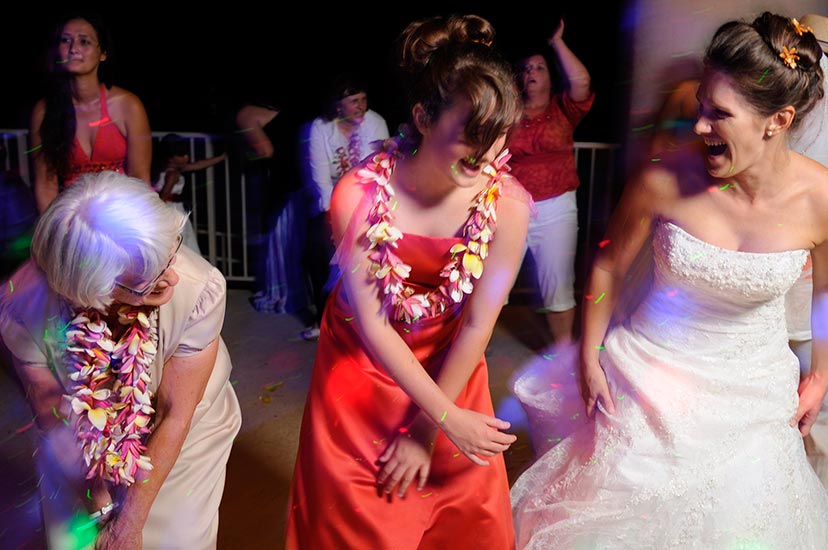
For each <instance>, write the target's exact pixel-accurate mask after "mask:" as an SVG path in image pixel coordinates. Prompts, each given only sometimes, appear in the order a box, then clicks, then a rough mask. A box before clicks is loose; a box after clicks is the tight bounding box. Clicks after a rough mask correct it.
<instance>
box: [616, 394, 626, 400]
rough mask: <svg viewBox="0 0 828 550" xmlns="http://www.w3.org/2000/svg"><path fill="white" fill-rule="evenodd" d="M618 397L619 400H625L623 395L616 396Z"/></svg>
mask: <svg viewBox="0 0 828 550" xmlns="http://www.w3.org/2000/svg"><path fill="white" fill-rule="evenodd" d="M616 399H618V400H619V401H623V400H624V396H623V395H619V396H618V397H616Z"/></svg>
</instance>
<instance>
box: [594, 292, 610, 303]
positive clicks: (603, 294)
mask: <svg viewBox="0 0 828 550" xmlns="http://www.w3.org/2000/svg"><path fill="white" fill-rule="evenodd" d="M606 295H607V293H606V292H602V293H601V295H600V296H598V298H596V299H595V303H596V304H597V303H599V302H600V301H601V300H603V299H604V296H606Z"/></svg>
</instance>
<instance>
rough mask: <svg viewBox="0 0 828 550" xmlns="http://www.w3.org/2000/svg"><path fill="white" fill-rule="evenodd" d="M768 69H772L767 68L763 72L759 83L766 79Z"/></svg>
mask: <svg viewBox="0 0 828 550" xmlns="http://www.w3.org/2000/svg"><path fill="white" fill-rule="evenodd" d="M768 71H770V68H767V69H765V72H763V73H762V76H760V77H759V83H761V82H762V81H763V80H765V76H766V75H767V74H768Z"/></svg>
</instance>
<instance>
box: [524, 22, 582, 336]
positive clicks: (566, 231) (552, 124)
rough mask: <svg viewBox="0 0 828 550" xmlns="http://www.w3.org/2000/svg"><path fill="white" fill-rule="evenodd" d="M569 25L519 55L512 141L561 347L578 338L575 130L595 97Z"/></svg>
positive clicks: (544, 296) (540, 277)
mask: <svg viewBox="0 0 828 550" xmlns="http://www.w3.org/2000/svg"><path fill="white" fill-rule="evenodd" d="M563 32H564V22H563V20H561V22H560V23H559V24H558V27H557V28H556V29H555V32H554V33H553V34H552V36H551V37H550V38H549V39H548V40H547V44H548V46H549V47H550V48H551V49H552V51H553V52H554V54H555V59H554V60H551V59H548V56H547V55H546V53H547V52H546V50H547V49H548V48H546V47H545V46H546V45H544V47H542V48H539V49H538V50H531V51H529V52H527V54H525V55H523V56H521V57H520V58H519V62H518V67H517V72H518V85H519V86H520V88H521V92H522V95H523V102H524V105H523V120H521V122H520V124H519V125H518V127H517V128H515V131H514V132H513V133H512V135H511V136H510V138H509V151H510V152H511V153H512V160H511V162H510V164H511V166H512V174H513V175H514V176H515V177H516V178H517V179H518V181H520V182H521V184H523V185H524V187H526V190H527V191H529V192H530V193H531V194H532V198H533V199H534V200H535V206H536V207H537V211H538V212H537V216H535V217H533V219H532V220H531V221H530V222H529V236H528V237H527V240H526V242H527V249H528V251H529V253H530V254H531V255H532V259H533V260H534V263H535V270H536V273H537V281H538V287H539V290H540V296H541V300H542V304H541V306H542V310H543V311H544V313H545V314H546V321H547V324H548V325H549V331H550V334H551V336H552V339H553V340H554V342H555V344H556V345H566V344H569V343H570V342H571V341H572V337H573V327H574V321H575V296H574V286H575V252H576V245H577V241H578V205H577V201H576V190H577V188H578V185H579V183H580V182H579V181H578V172H577V169H576V166H575V155H574V153H573V144H574V137H573V132H574V131H575V127H576V126H577V125H578V123H579V122H580V121H581V120H582V119H583V118H584V116H586V114H587V113H588V112H589V110H590V108H591V107H592V101H593V99H594V97H595V95H594V94H593V93H592V91H591V88H590V76H589V72H588V71H587V69H586V67H585V66H584V64H583V63H581V61H580V60H579V59H578V58H577V57H576V56H575V54H574V53H572V50H570V49H569V47H568V46H567V45H566V43H565V42H564V40H563ZM553 62H554V63H555V64H556V65H557V66H559V67H560V78H561V80H562V86H561V89H554V88H553V85H552V73H551V67H552V63H553Z"/></svg>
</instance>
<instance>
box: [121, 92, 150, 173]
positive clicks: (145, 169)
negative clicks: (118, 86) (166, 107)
mask: <svg viewBox="0 0 828 550" xmlns="http://www.w3.org/2000/svg"><path fill="white" fill-rule="evenodd" d="M126 99H127V101H126V102H125V105H124V107H125V108H124V117H125V118H124V122H125V127H126V131H127V135H126V138H127V165H126V170H127V174H128V175H130V176H132V177H134V178H138V179H141V180H144V181H145V182H146V183H147V184H151V182H150V163H151V162H152V134H151V132H150V124H149V119H148V118H147V112H146V110H145V109H144V104H143V103H141V100H140V99H138V97H137V96H135V95H132V94H129V95H128V96H127V98H126Z"/></svg>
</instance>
